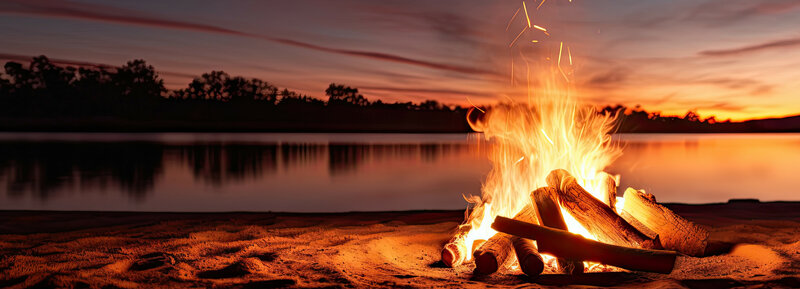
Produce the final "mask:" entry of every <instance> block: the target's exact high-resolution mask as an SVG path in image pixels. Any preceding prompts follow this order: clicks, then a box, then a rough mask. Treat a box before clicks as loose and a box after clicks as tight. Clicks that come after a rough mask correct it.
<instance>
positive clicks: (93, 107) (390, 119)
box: [0, 56, 469, 132]
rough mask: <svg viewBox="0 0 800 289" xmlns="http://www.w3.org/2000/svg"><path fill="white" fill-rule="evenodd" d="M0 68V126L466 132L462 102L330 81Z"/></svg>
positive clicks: (145, 67)
mask: <svg viewBox="0 0 800 289" xmlns="http://www.w3.org/2000/svg"><path fill="white" fill-rule="evenodd" d="M3 68H4V72H2V73H0V118H3V119H6V120H7V121H6V124H5V125H0V129H6V130H27V129H30V130H117V129H118V130H266V131H270V130H273V131H297V130H314V131H351V130H354V131H431V132H444V131H468V130H469V127H468V126H467V124H466V122H465V121H464V120H465V119H466V112H467V109H466V108H462V107H460V106H450V105H444V104H441V103H439V102H437V101H435V100H427V101H424V102H421V103H412V102H394V103H384V102H382V101H381V100H377V101H369V100H368V99H367V98H366V97H364V96H363V95H362V94H361V93H359V91H358V89H357V88H352V87H349V86H345V85H342V84H336V83H331V84H330V85H329V87H328V88H327V89H326V90H325V95H326V96H327V97H328V99H327V100H322V99H318V98H314V97H309V96H307V95H304V94H300V93H297V92H294V91H290V90H288V89H285V88H284V89H280V88H278V87H277V86H275V85H273V84H271V83H269V82H266V81H263V80H261V79H257V78H246V77H241V76H231V75H229V74H227V73H225V72H223V71H211V72H208V73H204V74H202V75H201V76H199V77H196V78H194V79H193V80H192V81H191V82H190V83H189V84H188V85H187V87H185V88H181V89H175V90H169V89H167V88H166V87H165V85H164V80H163V79H162V78H160V76H159V74H158V73H157V71H156V70H155V68H154V67H153V66H152V65H149V64H147V63H146V62H145V61H144V60H140V59H137V60H132V61H128V62H127V63H126V64H124V65H122V66H119V67H75V66H61V65H56V64H54V63H52V62H51V61H50V60H49V59H48V58H47V57H45V56H38V57H34V58H33V59H32V60H31V62H30V63H28V65H27V66H26V65H23V64H22V63H18V62H13V61H10V62H7V63H5V65H4V66H3Z"/></svg>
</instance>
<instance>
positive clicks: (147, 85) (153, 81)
mask: <svg viewBox="0 0 800 289" xmlns="http://www.w3.org/2000/svg"><path fill="white" fill-rule="evenodd" d="M111 81H112V82H113V83H114V85H115V86H116V87H117V88H118V89H119V90H120V93H121V95H122V96H123V97H128V98H150V99H153V98H160V97H161V96H162V94H163V93H164V92H166V91H167V89H166V88H164V80H162V79H160V78H159V77H158V73H156V71H155V68H153V66H151V65H147V63H146V62H145V61H144V60H141V59H136V60H132V61H128V63H126V64H125V65H123V66H122V67H120V68H117V73H116V74H114V75H112V77H111Z"/></svg>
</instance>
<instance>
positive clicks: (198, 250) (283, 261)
mask: <svg viewBox="0 0 800 289" xmlns="http://www.w3.org/2000/svg"><path fill="white" fill-rule="evenodd" d="M670 208H672V209H673V210H675V211H676V212H678V213H679V214H681V215H683V216H685V217H687V218H689V219H691V220H693V221H695V222H697V223H699V224H701V225H704V226H707V227H709V228H710V230H711V238H712V241H713V243H714V244H713V245H714V246H713V247H714V251H715V254H714V255H713V256H709V257H705V258H690V257H680V259H679V263H678V265H677V267H676V268H675V270H674V271H673V273H672V274H669V275H660V274H649V273H637V272H625V271H621V272H606V273H593V274H585V275H584V276H582V277H580V278H577V279H576V278H569V277H568V276H559V275H544V276H542V277H540V278H538V279H537V280H534V281H533V282H534V283H529V280H527V279H526V278H525V277H524V275H522V274H521V273H520V272H518V271H513V270H510V271H504V272H501V273H499V274H495V275H492V276H489V277H482V278H476V277H473V276H472V274H471V272H472V265H467V266H462V267H460V268H456V269H451V268H443V267H442V266H441V263H440V262H438V260H439V250H440V248H441V245H442V244H443V242H445V240H446V239H448V238H449V236H450V232H451V231H452V230H453V229H454V227H455V226H456V225H457V224H458V222H459V221H460V220H461V218H462V217H463V212H456V211H439V212H386V213H344V214H273V213H221V214H169V213H91V212H0V287H10V288H28V287H34V288H51V287H66V288H70V287H72V288H142V287H143V288H182V287H196V288H205V287H220V288H280V287H302V288H321V287H327V288H338V287H356V288H364V287H420V288H430V287H487V286H489V285H497V287H526V286H530V287H540V286H546V285H590V286H619V287H637V288H639V287H645V288H661V287H669V288H680V287H689V288H719V287H737V286H745V287H770V288H774V287H800V203H729V204H712V205H670ZM734 244H735V245H734Z"/></svg>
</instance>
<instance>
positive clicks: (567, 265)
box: [531, 187, 584, 274]
mask: <svg viewBox="0 0 800 289" xmlns="http://www.w3.org/2000/svg"><path fill="white" fill-rule="evenodd" d="M557 193H558V191H557V190H556V189H554V188H552V187H544V188H539V189H537V190H535V191H533V193H531V200H532V201H533V204H534V207H535V208H536V216H537V217H538V218H539V224H540V225H542V226H545V227H550V228H554V229H559V230H567V223H565V222H564V216H562V215H561V209H560V208H559V206H558V204H557V203H556V201H555V198H556V194H557ZM548 241H549V240H539V241H537V242H536V243H537V245H538V246H539V249H540V250H543V251H547V250H549V247H551V246H553V245H554V244H550V243H549V242H548ZM583 269H584V268H583V260H571V259H565V258H563V257H556V268H555V272H556V273H562V274H577V273H583Z"/></svg>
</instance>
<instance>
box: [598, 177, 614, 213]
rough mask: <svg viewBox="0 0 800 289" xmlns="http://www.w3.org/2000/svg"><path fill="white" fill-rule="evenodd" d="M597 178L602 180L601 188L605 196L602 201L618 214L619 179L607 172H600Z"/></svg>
mask: <svg viewBox="0 0 800 289" xmlns="http://www.w3.org/2000/svg"><path fill="white" fill-rule="evenodd" d="M597 177H598V178H600V182H601V183H600V188H601V189H602V190H603V196H602V197H601V198H600V200H601V201H603V203H605V204H606V205H608V207H610V208H611V210H612V211H614V212H616V211H617V208H616V205H617V179H616V178H615V177H614V176H612V175H610V174H608V173H606V172H600V174H599V175H598V176H597Z"/></svg>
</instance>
